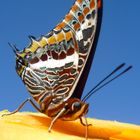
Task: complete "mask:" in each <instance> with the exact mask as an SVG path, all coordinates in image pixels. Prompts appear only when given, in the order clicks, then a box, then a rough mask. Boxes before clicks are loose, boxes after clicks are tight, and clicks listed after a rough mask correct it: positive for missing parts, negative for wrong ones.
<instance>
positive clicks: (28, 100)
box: [2, 98, 41, 117]
mask: <svg viewBox="0 0 140 140" xmlns="http://www.w3.org/2000/svg"><path fill="white" fill-rule="evenodd" d="M27 102H30V103H31V105H32V106H33V107H34V108H35V109H36V110H37V111H39V112H41V110H40V109H39V108H38V107H37V106H36V105H35V104H34V102H33V101H32V100H31V99H30V98H28V99H26V100H25V101H24V102H23V103H22V104H21V105H20V106H19V107H18V108H17V109H16V110H15V111H13V112H11V113H7V114H3V115H2V117H3V116H8V115H12V114H15V113H17V112H19V111H20V109H21V108H23V106H24V105H25V104H26V103H27Z"/></svg>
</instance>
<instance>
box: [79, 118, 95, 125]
mask: <svg viewBox="0 0 140 140" xmlns="http://www.w3.org/2000/svg"><path fill="white" fill-rule="evenodd" d="M84 118H85V122H86V123H84V122H83V120H82V118H80V123H81V124H82V125H83V126H92V124H88V123H87V119H86V117H84Z"/></svg>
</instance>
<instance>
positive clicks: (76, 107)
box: [72, 102, 81, 111]
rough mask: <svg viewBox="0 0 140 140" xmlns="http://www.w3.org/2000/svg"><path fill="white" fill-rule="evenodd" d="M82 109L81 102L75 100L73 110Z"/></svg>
mask: <svg viewBox="0 0 140 140" xmlns="http://www.w3.org/2000/svg"><path fill="white" fill-rule="evenodd" d="M80 109H81V103H80V102H75V103H73V104H72V110H74V111H77V110H80Z"/></svg>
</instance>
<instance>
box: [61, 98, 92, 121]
mask: <svg viewBox="0 0 140 140" xmlns="http://www.w3.org/2000/svg"><path fill="white" fill-rule="evenodd" d="M67 103H68V104H67V106H66V108H67V113H66V115H65V116H64V117H63V119H64V120H76V119H78V118H80V117H82V116H84V115H86V114H87V112H88V107H89V105H88V104H86V103H85V102H82V101H81V100H79V99H77V98H70V99H68V101H67Z"/></svg>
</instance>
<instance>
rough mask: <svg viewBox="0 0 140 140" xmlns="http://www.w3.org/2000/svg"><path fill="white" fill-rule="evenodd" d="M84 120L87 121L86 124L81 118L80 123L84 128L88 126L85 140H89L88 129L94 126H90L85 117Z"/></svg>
mask: <svg viewBox="0 0 140 140" xmlns="http://www.w3.org/2000/svg"><path fill="white" fill-rule="evenodd" d="M84 119H85V123H84V122H83V120H82V118H80V122H81V124H82V125H83V126H86V134H85V138H86V140H88V127H89V126H91V125H92V124H88V122H87V118H86V117H85V116H84Z"/></svg>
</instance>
